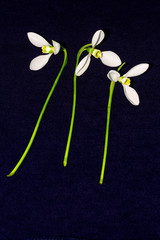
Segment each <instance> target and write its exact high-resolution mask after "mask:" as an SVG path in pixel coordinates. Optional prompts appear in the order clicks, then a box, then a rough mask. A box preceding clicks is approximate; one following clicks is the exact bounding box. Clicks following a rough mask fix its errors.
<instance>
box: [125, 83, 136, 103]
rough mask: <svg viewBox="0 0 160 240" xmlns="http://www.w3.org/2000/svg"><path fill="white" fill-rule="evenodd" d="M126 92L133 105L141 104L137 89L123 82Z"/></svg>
mask: <svg viewBox="0 0 160 240" xmlns="http://www.w3.org/2000/svg"><path fill="white" fill-rule="evenodd" d="M122 86H123V90H124V94H125V96H126V98H127V99H128V101H130V102H131V103H132V104H133V105H139V96H138V93H137V92H136V90H135V89H134V88H132V87H129V86H127V85H125V84H122Z"/></svg>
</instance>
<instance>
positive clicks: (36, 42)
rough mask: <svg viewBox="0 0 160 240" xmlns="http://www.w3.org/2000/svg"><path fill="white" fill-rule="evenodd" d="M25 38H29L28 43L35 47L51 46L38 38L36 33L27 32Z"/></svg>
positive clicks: (40, 37) (41, 38)
mask: <svg viewBox="0 0 160 240" xmlns="http://www.w3.org/2000/svg"><path fill="white" fill-rule="evenodd" d="M27 36H28V38H29V41H30V42H31V43H32V44H33V45H34V46H36V47H42V46H43V45H45V46H51V44H49V43H48V42H47V41H46V40H45V39H44V38H43V37H42V36H40V35H39V34H37V33H34V32H28V33H27Z"/></svg>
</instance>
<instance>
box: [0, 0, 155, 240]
mask: <svg viewBox="0 0 160 240" xmlns="http://www.w3.org/2000/svg"><path fill="white" fill-rule="evenodd" d="M159 12H160V2H159V1H154V0H153V1H148V0H147V1H143V0H142V1H136V0H135V1H121V0H119V1H118V0H117V1H116V0H110V1H108V0H104V1H101V0H99V1H97V0H95V1H90V0H89V1H84V0H81V1H78V0H77V1H76V0H75V1H71V0H68V1H65V0H51V1H49V0H46V1H42V0H39V1H34V0H33V1H30V0H27V1H18V0H17V1H15V0H12V1H9V0H1V1H0V36H1V38H0V71H1V74H0V240H5V239H7V240H33V239H34V240H40V239H41V240H44V239H46V240H50V239H56V240H71V239H72V240H81V239H82V240H83V239H84V240H159V239H160V207H159V206H160V161H159V159H160V148H159V142H160V112H159V109H160V101H159V100H160V97H159V96H160V74H159V72H160V32H159V26H158V24H159V20H160V16H159ZM99 29H102V30H104V31H105V34H106V38H105V40H104V41H103V42H102V43H101V44H100V45H99V46H98V48H99V49H100V50H102V51H108V50H111V51H114V52H116V53H117V54H118V55H119V56H120V57H121V59H122V61H123V62H124V61H125V62H126V65H125V66H124V67H123V69H122V73H125V72H127V71H128V70H129V69H130V68H131V67H133V66H135V65H136V64H139V63H143V62H147V63H149V64H150V69H149V70H148V71H147V72H146V73H145V74H143V75H141V76H138V77H136V78H133V79H132V87H133V88H135V89H136V91H137V92H138V93H139V96H140V105H139V106H138V107H135V106H133V105H131V104H130V103H129V102H128V100H127V99H126V98H125V96H124V93H123V88H122V86H121V85H120V84H119V83H116V86H115V90H114V94H113V102H112V111H111V123H110V135H109V146H108V147H109V148H108V157H107V164H106V171H105V177H104V183H103V185H99V177H100V171H101V164H102V158H103V147H104V137H105V126H106V114H107V113H106V110H107V101H108V95H109V84H110V81H109V80H108V78H107V73H108V72H109V71H110V70H111V69H112V68H110V67H107V66H104V65H103V64H102V63H101V61H100V60H97V59H94V58H92V60H91V64H90V66H89V68H88V70H87V71H86V72H85V73H84V74H83V75H82V76H81V77H79V78H77V108H76V116H75V124H74V131H73V137H72V142H71V148H70V154H69V159H68V166H67V167H66V168H64V167H63V157H64V152H65V146H66V141H67V136H68V131H69V124H70V118H71V111H72V97H73V73H74V67H75V61H76V54H77V51H78V50H79V48H80V47H81V46H83V45H85V44H87V43H90V42H91V39H92V36H93V34H94V32H95V31H97V30H99ZM32 31H33V32H36V33H39V34H41V35H42V36H43V37H45V38H46V39H47V41H49V42H51V40H55V41H58V42H60V43H62V44H63V45H64V46H65V47H66V48H67V50H68V65H67V67H66V68H65V70H64V72H63V74H62V76H61V78H60V81H59V83H58V85H57V87H56V89H55V92H54V94H53V96H52V98H51V100H50V102H49V105H48V107H47V110H46V112H45V115H44V117H43V119H42V122H41V125H40V128H39V130H38V133H37V136H36V139H35V141H34V143H33V145H32V147H31V149H30V152H29V154H28V155H27V157H26V159H25V160H24V162H23V164H22V165H21V167H20V168H19V170H18V171H17V173H16V174H15V176H13V177H11V178H7V177H6V175H7V174H8V173H9V172H10V171H11V170H12V169H13V167H14V166H15V164H16V163H17V162H18V160H19V158H20V157H21V155H22V153H23V151H24V150H25V148H26V146H27V143H28V141H29V139H30V136H31V134H32V131H33V129H34V126H35V124H36V121H37V119H38V116H39V113H40V111H41V108H42V106H43V103H44V101H45V99H46V97H47V95H48V92H49V90H50V88H51V86H52V83H53V81H54V80H55V78H56V76H57V74H58V71H59V69H60V67H61V65H62V62H63V54H60V55H56V56H52V57H51V59H50V60H49V63H48V64H47V65H46V66H45V67H44V68H43V69H41V70H40V71H37V72H33V71H30V70H29V64H30V61H31V60H32V59H33V58H34V57H36V56H38V55H40V54H41V50H40V49H39V48H36V47H35V46H33V45H32V44H31V43H30V42H29V41H28V38H27V32H32ZM84 56H85V54H84ZM113 69H115V70H116V68H113Z"/></svg>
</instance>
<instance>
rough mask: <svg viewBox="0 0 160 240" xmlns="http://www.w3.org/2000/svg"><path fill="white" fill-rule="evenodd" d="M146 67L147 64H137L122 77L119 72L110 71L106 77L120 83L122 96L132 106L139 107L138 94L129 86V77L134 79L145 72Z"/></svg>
mask: <svg viewBox="0 0 160 240" xmlns="http://www.w3.org/2000/svg"><path fill="white" fill-rule="evenodd" d="M148 67H149V64H148V63H141V64H138V65H136V66H134V67H133V68H131V69H130V70H129V71H128V72H127V73H125V74H124V75H123V76H121V75H120V73H119V72H117V71H115V70H111V71H109V72H108V74H107V77H108V78H109V79H110V80H111V81H113V82H120V83H121V84H122V86H123V90H124V94H125V96H126V98H127V99H128V101H130V102H131V103H132V104H133V105H139V96H138V93H137V92H136V90H135V89H134V88H132V87H130V86H129V85H130V82H131V80H130V77H136V76H139V75H141V74H143V73H144V72H146V71H147V69H148Z"/></svg>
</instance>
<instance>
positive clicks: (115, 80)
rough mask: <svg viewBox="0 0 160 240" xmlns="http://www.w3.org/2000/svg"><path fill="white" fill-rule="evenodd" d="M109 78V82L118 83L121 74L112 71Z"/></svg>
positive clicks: (108, 75)
mask: <svg viewBox="0 0 160 240" xmlns="http://www.w3.org/2000/svg"><path fill="white" fill-rule="evenodd" d="M107 77H108V78H109V80H111V81H113V82H117V80H118V78H119V77H120V73H119V72H117V71H115V70H111V71H109V72H108V74H107Z"/></svg>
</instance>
